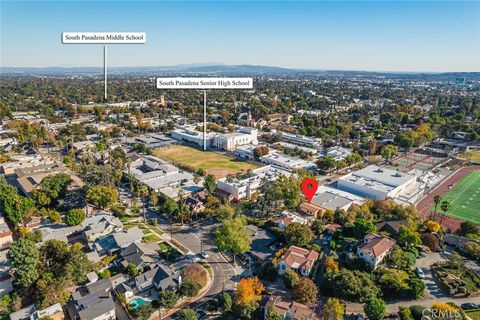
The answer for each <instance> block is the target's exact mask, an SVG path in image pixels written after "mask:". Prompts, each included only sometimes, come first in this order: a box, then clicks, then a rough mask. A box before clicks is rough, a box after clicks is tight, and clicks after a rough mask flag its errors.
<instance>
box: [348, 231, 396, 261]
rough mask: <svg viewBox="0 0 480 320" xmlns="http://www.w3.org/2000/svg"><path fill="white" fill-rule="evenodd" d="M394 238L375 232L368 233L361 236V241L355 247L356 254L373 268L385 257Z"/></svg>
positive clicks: (393, 242)
mask: <svg viewBox="0 0 480 320" xmlns="http://www.w3.org/2000/svg"><path fill="white" fill-rule="evenodd" d="M394 244H395V240H393V239H392V238H389V237H386V236H381V235H378V234H375V233H369V234H367V235H366V236H365V238H363V243H362V244H361V245H359V246H358V248H357V256H358V257H360V258H361V259H363V261H365V262H366V263H368V264H369V265H370V266H371V267H372V269H373V270H375V269H376V268H377V266H378V265H379V264H380V263H381V262H382V261H383V259H385V257H386V256H387V255H388V253H389V252H390V250H391V249H392V247H393V245H394Z"/></svg>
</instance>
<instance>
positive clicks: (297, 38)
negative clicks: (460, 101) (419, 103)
mask: <svg viewBox="0 0 480 320" xmlns="http://www.w3.org/2000/svg"><path fill="white" fill-rule="evenodd" d="M1 6H2V10H1V30H0V35H1V58H0V66H1V67H2V68H7V67H10V68H13V67H17V68H22V67H24V68H36V67H38V68H45V67H62V68H79V67H89V68H90V67H102V66H103V45H100V44H62V43H61V33H62V32H66V31H71V32H72V31H123V32H125V31H135V32H146V33H147V41H146V43H145V44H130V45H126V44H115V45H108V66H109V67H110V68H113V67H152V66H176V65H183V64H191V63H192V62H193V63H194V64H198V63H200V64H204V63H202V62H198V61H207V63H208V62H211V61H215V64H225V65H260V66H275V67H281V68H288V69H308V70H338V71H366V72H417V73H418V72H432V73H438V72H479V71H480V2H479V1H473V2H472V1H455V2H453V1H394V2H389V1H376V2H368V1H350V2H349V1H324V2H287V1H282V2H273V1H271V2H235V1H227V2H175V3H173V2H164V1H144V2H142V1H136V2H132V1H118V2H117V1H106V2H89V1H87V2H79V1H52V2H49V1H34V2H29V1H5V0H3V1H2V2H1Z"/></svg>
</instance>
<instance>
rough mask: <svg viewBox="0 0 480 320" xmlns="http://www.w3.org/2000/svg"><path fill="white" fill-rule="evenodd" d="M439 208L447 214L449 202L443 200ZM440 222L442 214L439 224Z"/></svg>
mask: <svg viewBox="0 0 480 320" xmlns="http://www.w3.org/2000/svg"><path fill="white" fill-rule="evenodd" d="M440 208H441V209H442V211H443V214H444V215H447V211H448V209H450V202H449V201H447V200H443V201H442V204H441V205H440ZM442 222H443V216H442V220H441V221H440V225H441V224H442Z"/></svg>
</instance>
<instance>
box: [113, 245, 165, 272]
mask: <svg viewBox="0 0 480 320" xmlns="http://www.w3.org/2000/svg"><path fill="white" fill-rule="evenodd" d="M120 255H121V256H122V258H123V260H122V262H121V264H122V266H123V267H124V268H126V267H127V266H128V265H129V264H133V265H134V266H135V267H136V268H137V270H143V269H144V268H145V267H147V266H148V265H150V264H153V263H155V262H156V261H157V260H158V244H157V243H142V242H140V243H137V242H134V243H132V244H130V245H129V246H128V247H126V248H124V249H122V251H121V252H120Z"/></svg>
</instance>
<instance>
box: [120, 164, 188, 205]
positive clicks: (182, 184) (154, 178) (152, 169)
mask: <svg viewBox="0 0 480 320" xmlns="http://www.w3.org/2000/svg"><path fill="white" fill-rule="evenodd" d="M135 158H136V160H134V161H133V162H132V163H131V164H130V168H129V169H126V170H125V173H127V174H128V173H129V174H130V175H131V176H133V178H135V179H136V180H138V181H139V182H141V183H144V184H145V185H146V186H148V187H149V188H150V189H151V190H154V191H156V192H159V193H162V194H163V195H166V196H168V197H171V198H176V197H177V196H178V192H179V191H180V190H182V189H183V190H184V191H185V192H187V193H188V190H189V189H194V187H195V183H194V181H193V180H194V179H193V174H191V173H189V172H187V171H184V170H180V169H179V168H177V167H176V166H174V165H172V164H170V163H169V162H167V161H165V160H163V159H160V158H157V157H155V156H149V155H141V156H136V157H135Z"/></svg>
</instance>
